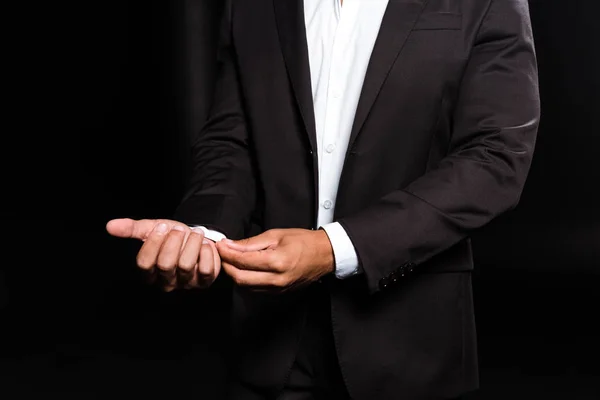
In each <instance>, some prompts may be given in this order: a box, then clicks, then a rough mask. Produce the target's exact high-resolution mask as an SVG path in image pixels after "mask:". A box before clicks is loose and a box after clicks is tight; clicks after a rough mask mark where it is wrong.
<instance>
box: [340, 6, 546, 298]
mask: <svg viewBox="0 0 600 400" xmlns="http://www.w3.org/2000/svg"><path fill="white" fill-rule="evenodd" d="M491 1H492V2H491V4H490V6H489V8H488V10H487V12H486V15H485V16H484V17H483V19H482V22H481V25H480V26H479V28H478V29H479V30H478V32H477V34H476V35H475V41H474V43H473V47H472V49H471V53H470V57H469V60H468V62H467V64H466V67H465V70H464V74H463V78H462V81H461V85H460V88H459V94H458V98H457V100H456V101H457V103H456V107H455V108H454V110H455V111H454V115H453V125H452V137H451V143H450V150H449V152H448V154H447V156H446V157H444V158H443V159H442V160H441V161H440V162H439V163H438V165H437V166H435V167H434V168H433V169H431V170H429V171H428V172H426V173H425V174H424V175H422V176H421V177H419V178H417V179H416V180H414V181H413V182H412V183H410V184H409V185H408V186H407V187H405V188H403V189H402V190H397V191H394V192H392V193H389V194H388V195H386V196H384V197H383V198H381V199H379V200H378V201H377V202H376V203H374V204H373V205H372V206H370V207H369V208H367V209H365V210H362V211H361V212H358V213H356V214H353V215H350V216H348V217H345V218H342V219H340V221H339V222H340V223H341V225H342V226H343V227H344V228H345V229H346V231H347V232H348V235H349V237H350V238H351V240H352V242H353V243H354V246H355V249H356V251H357V254H358V258H359V260H360V263H361V266H362V268H363V269H364V272H365V277H366V280H367V285H368V288H369V291H370V292H371V293H375V292H377V291H379V290H382V289H385V288H386V287H387V286H388V285H387V282H388V281H389V277H390V276H396V274H397V271H406V270H409V271H411V270H413V269H415V270H418V268H419V265H420V264H422V263H424V262H426V261H427V260H429V259H431V258H432V257H434V256H436V255H438V254H440V253H442V252H444V251H445V250H447V249H449V248H450V247H452V246H453V245H455V244H457V243H458V242H460V241H461V240H463V239H464V238H466V237H467V236H468V235H469V234H470V233H471V232H472V231H473V230H475V229H477V228H480V227H482V226H484V225H486V224H487V223H488V222H490V221H491V220H492V219H494V218H495V217H497V216H498V215H500V214H502V213H503V212H505V211H507V210H509V209H511V208H513V207H515V206H516V204H517V203H518V201H519V198H520V195H521V192H522V189H523V185H524V183H525V180H526V177H527V174H528V172H529V168H530V164H531V161H532V156H533V150H534V146H535V140H536V135H537V128H538V124H539V113H540V110H539V91H538V77H537V62H536V56H535V50H534V45H533V38H532V31H531V25H530V19H529V11H528V7H527V2H526V0H491Z"/></svg>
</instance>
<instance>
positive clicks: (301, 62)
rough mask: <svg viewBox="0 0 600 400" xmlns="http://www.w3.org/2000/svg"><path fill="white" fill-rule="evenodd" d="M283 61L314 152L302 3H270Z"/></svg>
mask: <svg viewBox="0 0 600 400" xmlns="http://www.w3.org/2000/svg"><path fill="white" fill-rule="evenodd" d="M273 6H274V7H275V17H276V19H277V29H278V32H279V40H280V42H281V48H282V51H283V58H284V59H285V64H286V67H287V71H288V75H289V78H290V81H291V84H292V88H293V90H294V95H295V97H296V101H297V102H298V107H299V109H300V114H301V115H302V120H303V121H304V128H305V129H306V132H307V133H308V140H309V142H310V146H311V149H312V151H313V152H316V151H317V134H316V128H315V113H314V106H313V98H312V89H311V81H310V65H309V60H308V46H307V44H306V27H305V24H304V1H303V0H273Z"/></svg>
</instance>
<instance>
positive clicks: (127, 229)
mask: <svg viewBox="0 0 600 400" xmlns="http://www.w3.org/2000/svg"><path fill="white" fill-rule="evenodd" d="M159 224H166V225H167V227H168V228H169V230H170V229H171V228H172V227H174V226H181V227H183V228H187V226H186V225H184V224H182V223H179V222H177V221H172V220H168V219H140V220H134V219H130V218H121V219H113V220H110V221H108V223H107V224H106V230H107V232H108V233H109V234H111V235H113V236H116V237H120V238H129V239H139V240H146V239H147V238H148V236H149V235H150V233H151V232H152V231H153V230H154V229H155V228H156V226H157V225H159Z"/></svg>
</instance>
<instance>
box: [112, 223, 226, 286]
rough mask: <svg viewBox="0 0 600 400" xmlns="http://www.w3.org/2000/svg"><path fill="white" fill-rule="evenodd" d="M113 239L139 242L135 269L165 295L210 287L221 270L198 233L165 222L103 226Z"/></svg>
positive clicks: (210, 247) (208, 244)
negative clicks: (180, 289) (165, 293)
mask: <svg viewBox="0 0 600 400" xmlns="http://www.w3.org/2000/svg"><path fill="white" fill-rule="evenodd" d="M106 230H107V231H108V233H110V234H111V235H113V236H115V237H120V238H131V239H138V240H141V241H143V242H144V243H143V244H142V247H141V249H140V251H139V252H138V255H137V265H138V267H139V268H140V269H141V270H142V271H144V273H145V274H146V275H147V277H148V279H149V280H150V281H151V282H158V283H159V284H160V286H162V288H163V289H164V290H165V291H172V290H174V289H176V288H186V289H189V288H205V287H208V286H210V285H211V284H212V283H213V282H214V281H215V279H216V278H217V276H218V275H219V272H220V270H221V259H220V257H219V253H218V251H217V248H216V246H215V244H214V242H212V241H211V240H208V239H205V238H204V233H203V232H202V231H201V230H199V229H198V230H196V229H190V228H189V227H188V226H187V225H185V224H182V223H181V222H177V221H172V220H167V219H143V220H133V219H128V218H124V219H113V220H111V221H109V222H108V224H106Z"/></svg>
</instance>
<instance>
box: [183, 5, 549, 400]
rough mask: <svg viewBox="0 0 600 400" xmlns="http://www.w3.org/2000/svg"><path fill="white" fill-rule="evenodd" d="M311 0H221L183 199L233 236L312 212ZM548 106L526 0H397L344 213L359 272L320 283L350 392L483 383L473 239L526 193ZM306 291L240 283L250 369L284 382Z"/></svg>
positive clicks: (361, 118)
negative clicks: (212, 69)
mask: <svg viewBox="0 0 600 400" xmlns="http://www.w3.org/2000/svg"><path fill="white" fill-rule="evenodd" d="M302 7H303V2H302V0H232V1H229V2H228V3H227V6H226V11H225V19H224V24H223V29H222V34H221V45H220V50H219V55H218V57H219V68H220V69H219V77H218V81H217V83H216V93H215V98H214V104H213V108H212V111H211V114H210V118H209V120H208V122H207V124H206V126H205V127H204V129H203V130H202V132H201V133H199V134H198V136H197V138H196V139H195V142H194V145H193V159H194V172H193V179H192V184H191V186H190V191H189V192H188V194H187V195H186V196H185V198H184V201H183V202H182V204H181V206H180V208H179V209H178V211H177V213H176V214H177V217H178V218H180V219H182V220H183V221H185V222H187V223H190V224H192V223H194V224H204V225H207V226H209V227H212V228H216V229H218V230H221V231H223V232H224V233H225V234H226V235H228V236H229V237H231V238H241V237H243V236H245V235H248V234H250V233H251V232H259V231H263V230H267V229H271V228H288V227H289V228H292V227H294V228H307V229H314V228H315V223H316V212H317V204H318V199H317V196H316V193H317V190H316V188H317V183H318V182H317V176H318V175H317V159H316V143H315V138H316V134H315V122H314V116H313V104H312V96H311V86H310V75H309V65H308V54H307V45H306V36H305V30H304V21H303V10H302ZM538 118H539V95H538V86H537V67H536V59H535V54H534V47H533V40H532V32H531V26H530V21H529V14H528V6H527V2H526V0H390V2H389V6H388V8H387V10H386V13H385V16H384V19H383V23H382V26H381V30H380V32H379V36H378V39H377V42H376V44H375V47H374V50H373V53H372V57H371V61H370V64H369V68H368V71H367V74H366V78H365V82H364V86H363V90H362V94H361V98H360V101H359V105H358V109H357V112H356V117H355V121H354V126H353V129H352V134H351V139H350V144H349V147H348V151H347V156H346V162H345V165H344V169H343V173H342V177H341V181H340V186H339V191H338V197H337V203H336V212H335V219H336V221H338V222H340V223H341V224H342V226H343V227H344V228H345V229H346V231H347V232H348V235H349V237H350V238H351V240H352V242H353V243H354V246H355V248H356V252H357V254H358V258H359V261H360V264H361V266H362V268H363V269H364V274H361V275H359V276H356V277H352V278H350V279H347V280H337V279H335V278H333V277H331V279H325V280H324V283H323V284H324V285H326V286H325V287H326V288H327V290H328V291H329V292H330V293H331V307H332V310H331V311H332V329H333V332H334V337H335V343H336V348H337V353H338V356H339V360H340V367H341V370H342V373H343V376H344V378H345V381H346V385H347V387H348V390H349V391H350V393H351V395H352V396H353V398H355V399H359V400H362V399H365V400H367V399H394V398H402V399H406V400H408V399H438V398H449V397H454V396H458V395H460V394H461V393H463V392H465V391H468V390H471V389H474V388H476V387H477V385H478V374H477V357H476V341H475V325H474V316H473V300H472V293H471V276H470V271H471V270H472V268H473V262H472V256H471V246H470V242H469V239H468V237H469V234H470V233H471V232H473V230H475V229H477V228H480V227H482V226H484V225H485V224H487V223H488V222H489V221H490V220H492V219H493V218H495V217H496V216H498V215H500V214H501V213H504V212H505V211H507V210H509V209H511V208H513V207H514V206H515V205H516V204H517V202H518V200H519V197H520V194H521V191H522V188H523V185H524V183H525V179H526V176H527V173H528V170H529V166H530V163H531V159H532V152H533V149H534V143H535V137H536V132H537V127H538ZM501 250H502V249H501V248H499V251H501ZM304 295H305V294H304V292H301V291H300V292H296V293H291V294H287V295H283V296H276V297H275V296H265V295H258V294H249V293H245V292H242V291H240V290H237V289H234V296H233V334H234V341H233V348H232V350H233V351H232V354H233V356H234V359H233V360H232V361H233V363H232V366H233V371H234V372H235V373H236V374H237V376H238V378H239V379H242V380H245V381H247V382H249V383H251V384H254V385H257V386H262V387H267V388H272V389H273V391H274V392H276V391H277V390H278V389H279V388H280V387H281V385H282V384H283V382H284V380H285V377H286V374H287V372H288V371H289V369H290V367H291V364H292V361H293V357H294V353H295V349H296V345H297V343H298V337H299V333H300V332H301V326H302V323H303V320H304V311H305V310H304V301H303V296H304ZM499 300H501V299H499Z"/></svg>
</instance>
